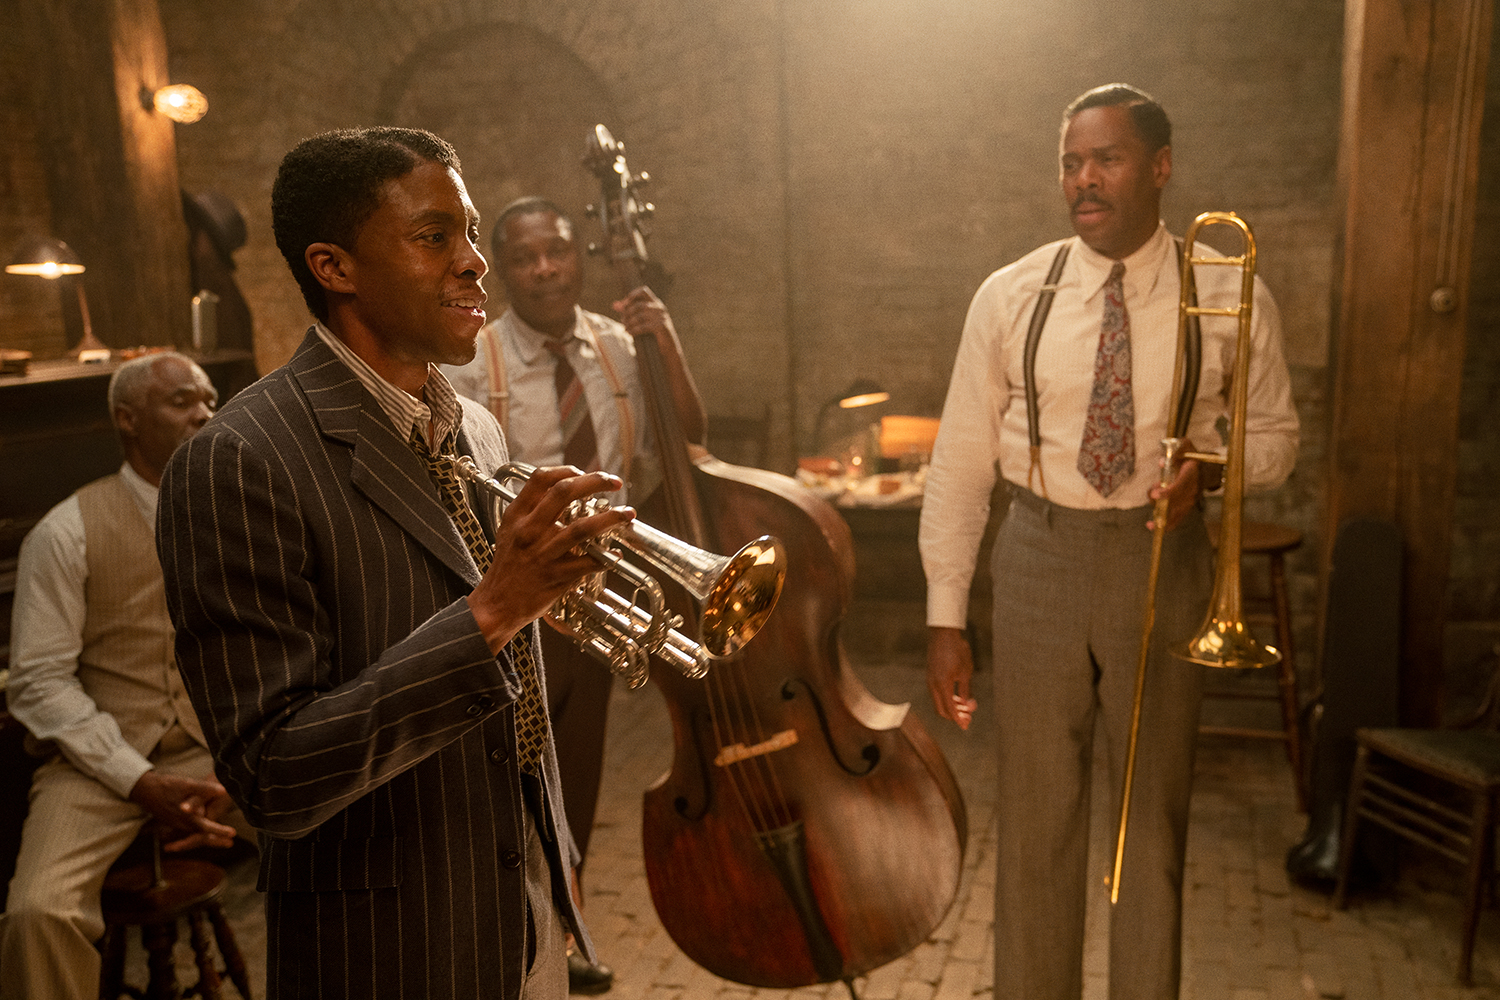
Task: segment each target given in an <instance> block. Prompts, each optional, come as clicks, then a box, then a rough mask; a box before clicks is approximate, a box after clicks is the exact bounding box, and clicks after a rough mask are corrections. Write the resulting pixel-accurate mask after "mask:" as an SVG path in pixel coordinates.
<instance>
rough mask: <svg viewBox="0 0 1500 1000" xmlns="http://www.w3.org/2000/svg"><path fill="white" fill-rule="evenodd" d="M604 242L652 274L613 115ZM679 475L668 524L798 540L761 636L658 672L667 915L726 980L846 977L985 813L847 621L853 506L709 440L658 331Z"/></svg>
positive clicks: (908, 920)
mask: <svg viewBox="0 0 1500 1000" xmlns="http://www.w3.org/2000/svg"><path fill="white" fill-rule="evenodd" d="M585 162H586V163H587V164H588V165H589V167H590V169H591V170H592V171H593V172H594V174H595V175H596V176H597V177H598V178H599V180H600V183H601V189H602V190H601V198H600V201H599V203H598V205H596V206H594V208H593V209H592V213H593V214H595V215H596V216H597V217H598V218H599V220H600V222H601V224H602V227H603V232H604V237H605V239H604V242H603V244H602V245H601V246H600V247H599V249H601V250H603V251H604V252H605V253H607V254H608V255H609V258H610V260H611V263H612V264H613V266H614V268H615V270H616V272H617V274H618V275H619V277H620V280H621V285H622V288H623V289H624V290H625V291H629V290H631V289H634V288H636V287H639V286H640V285H641V284H643V283H644V280H643V274H644V267H645V265H646V262H647V253H646V244H645V232H644V228H643V225H642V223H643V221H644V219H645V217H646V216H647V215H649V214H650V212H651V206H650V205H649V203H647V202H646V201H645V200H644V198H643V197H642V195H641V192H640V184H641V182H642V179H643V177H644V175H636V174H634V173H632V172H631V169H630V167H629V165H628V164H627V162H626V160H625V155H624V149H623V147H622V146H621V144H619V143H617V142H616V141H615V140H614V138H613V137H612V136H611V135H610V133H609V131H608V130H607V129H606V128H605V127H604V126H602V125H599V126H596V127H595V129H594V133H593V135H592V136H591V137H590V142H589V156H588V157H587V159H586V161H585ZM636 349H637V363H638V366H639V368H640V370H641V374H642V381H643V383H644V386H645V392H646V397H647V404H648V408H649V411H650V413H651V420H652V429H653V431H654V432H655V436H656V443H657V451H658V453H659V455H660V457H661V462H662V466H663V475H664V478H665V483H664V485H663V487H662V489H663V490H664V491H665V495H664V500H665V504H664V506H665V508H666V510H667V519H668V520H669V521H670V523H669V524H666V525H663V527H664V528H665V530H667V531H670V532H671V533H673V534H675V535H677V536H678V537H679V538H683V539H685V540H687V541H688V542H691V543H692V544H694V545H697V546H700V547H708V548H714V550H715V551H724V548H723V547H724V546H725V545H728V546H729V547H730V548H731V549H732V548H734V547H735V542H736V540H738V541H741V542H742V541H744V540H746V539H749V538H754V537H756V536H758V535H762V534H773V535H775V536H776V537H777V538H779V539H780V540H781V542H782V544H783V545H785V547H786V550H787V573H786V580H785V584H784V587H783V590H782V595H781V601H780V604H779V605H778V606H777V610H776V612H775V613H774V614H773V615H771V617H770V619H769V620H768V621H767V622H766V624H765V625H764V627H763V628H762V629H761V631H760V632H759V633H758V634H757V635H756V637H755V639H754V641H752V642H750V643H749V644H747V645H746V646H745V647H744V648H743V649H741V650H739V651H738V652H736V653H735V654H734V655H733V656H731V657H730V658H728V659H726V660H719V661H716V663H715V666H714V669H713V670H712V671H711V672H710V674H709V675H708V677H706V678H704V679H703V680H689V679H687V678H684V677H683V676H682V675H681V674H680V673H677V672H675V671H671V670H656V669H653V671H652V675H653V679H654V680H655V682H656V684H657V686H658V687H659V688H660V689H661V691H662V693H663V695H664V696H665V698H666V700H667V706H668V711H669V714H670V716H671V719H672V728H673V742H674V748H673V758H672V767H671V770H670V771H668V772H667V773H666V774H664V775H663V776H662V777H661V778H660V779H658V780H657V781H656V782H655V783H654V784H652V785H651V786H650V787H649V788H648V789H647V791H646V793H645V799H644V803H643V811H642V830H641V833H642V842H643V849H644V854H645V864H646V877H647V881H648V883H649V885H650V889H651V898H652V901H653V902H654V904H655V906H656V912H657V915H658V916H659V917H660V919H661V922H662V925H663V927H665V928H666V931H667V933H668V934H670V935H671V937H672V940H673V941H675V942H676V943H677V945H678V947H680V948H681V949H682V951H683V952H684V953H685V954H686V955H687V956H688V957H689V958H691V959H693V961H695V962H697V963H698V964H699V965H701V966H703V967H704V968H705V969H707V970H709V971H710V972H712V973H714V974H715V975H718V976H721V977H723V978H725V979H729V980H733V981H735V982H739V983H745V984H748V985H751V986H760V987H771V988H785V989H790V988H794V987H799V986H808V985H812V984H814V983H824V982H833V981H835V980H837V981H841V982H843V983H844V984H845V985H846V986H847V987H848V989H849V992H850V994H851V996H856V997H857V994H855V988H854V983H853V980H854V977H856V976H860V975H864V974H865V973H867V972H869V971H870V970H871V969H874V968H876V967H878V966H881V965H884V964H885V963H887V962H890V961H892V960H894V959H896V958H899V957H900V956H901V955H903V954H905V953H906V952H907V951H909V950H911V949H912V948H913V947H915V946H916V945H917V944H919V943H921V942H922V941H923V940H924V939H925V938H926V937H927V935H928V934H929V933H931V931H932V929H933V928H934V927H935V926H936V925H937V924H938V922H939V921H941V920H942V918H943V916H944V914H945V913H946V912H947V911H948V908H949V906H950V905H951V904H952V902H953V899H954V897H955V895H956V893H957V889H958V881H959V876H960V873H961V871H962V867H963V855H964V847H965V843H966V840H967V835H968V819H967V816H966V814H965V811H964V804H963V797H962V795H961V793H960V792H959V788H958V784H957V782H956V781H955V780H954V778H953V773H952V771H951V770H950V769H949V767H948V764H947V762H946V760H944V758H943V755H942V752H941V751H940V750H939V749H938V747H937V745H936V743H934V742H933V740H932V738H931V736H930V735H929V734H928V733H927V732H926V730H925V729H924V728H923V727H922V725H921V723H920V722H919V721H918V720H917V718H916V717H915V716H913V715H912V714H910V713H909V712H908V708H909V706H908V705H904V704H902V705H890V704H886V703H883V702H881V701H879V700H877V699H876V698H875V697H873V696H872V695H871V694H870V692H869V691H867V690H866V689H865V687H864V685H863V684H861V683H860V681H859V679H858V678H857V677H856V676H855V674H854V672H853V671H852V670H851V669H850V666H849V663H848V660H847V659H846V658H845V656H844V652H843V649H842V647H841V645H840V642H839V634H838V629H839V625H840V622H841V620H842V618H843V616H844V612H845V610H846V608H847V607H848V603H849V600H850V597H851V595H852V592H853V580H854V555H853V549H852V545H851V539H850V535H849V529H848V527H847V525H846V524H845V523H844V521H843V519H842V518H841V517H839V515H838V513H837V512H836V511H834V510H833V508H832V507H830V506H829V505H828V504H827V503H825V502H824V501H822V500H820V499H818V498H817V497H815V496H813V495H812V494H811V493H810V492H808V491H807V490H806V489H804V488H802V487H801V486H800V485H799V484H798V483H797V482H796V481H795V480H793V479H790V478H788V477H786V476H782V475H779V474H776V473H773V472H768V471H765V470H762V469H752V468H746V467H742V466H735V465H730V464H728V463H726V462H721V461H719V460H718V459H715V458H713V457H712V456H710V455H707V454H706V453H704V452H703V450H702V449H698V448H695V449H693V453H691V454H690V451H689V445H688V443H687V442H686V441H685V440H684V436H683V433H682V428H681V425H680V424H679V423H678V420H677V417H676V410H675V408H674V406H673V400H672V395H671V386H670V384H669V383H668V381H667V371H666V367H665V364H664V362H663V360H662V358H661V354H660V350H659V348H658V346H657V343H656V341H655V339H654V337H653V336H651V335H645V336H642V337H640V338H637V340H636Z"/></svg>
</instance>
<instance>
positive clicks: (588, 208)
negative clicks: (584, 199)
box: [583, 202, 599, 219]
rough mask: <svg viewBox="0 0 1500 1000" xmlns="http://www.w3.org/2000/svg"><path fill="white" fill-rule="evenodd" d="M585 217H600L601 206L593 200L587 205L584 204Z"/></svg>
mask: <svg viewBox="0 0 1500 1000" xmlns="http://www.w3.org/2000/svg"><path fill="white" fill-rule="evenodd" d="M583 217H584V218H586V219H597V218H599V206H598V205H595V204H594V203H593V202H589V203H588V204H587V205H585V206H583Z"/></svg>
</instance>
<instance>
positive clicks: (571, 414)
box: [545, 339, 599, 472]
mask: <svg viewBox="0 0 1500 1000" xmlns="http://www.w3.org/2000/svg"><path fill="white" fill-rule="evenodd" d="M545 343H546V345H547V350H549V351H551V352H552V354H553V356H554V357H556V358H557V367H556V369H554V371H553V375H552V384H553V387H554V388H556V390H557V416H558V420H559V421H560V423H561V425H562V439H563V462H565V463H566V464H568V465H576V466H578V468H580V469H582V470H583V471H584V472H596V471H598V469H599V443H598V439H597V438H595V437H594V420H593V418H592V417H590V416H589V401H588V400H587V399H585V398H584V395H583V383H582V382H580V381H579V380H578V373H577V372H575V371H574V370H573V366H572V365H571V364H569V363H568V353H567V343H566V341H562V342H559V341H556V340H550V339H549V340H547V341H545Z"/></svg>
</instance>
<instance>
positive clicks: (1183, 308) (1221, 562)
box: [1109, 212, 1281, 903]
mask: <svg viewBox="0 0 1500 1000" xmlns="http://www.w3.org/2000/svg"><path fill="white" fill-rule="evenodd" d="M1213 225H1225V226H1231V227H1233V228H1236V229H1238V230H1239V231H1240V233H1241V235H1242V236H1243V237H1244V241H1245V252H1244V253H1242V254H1240V255H1239V256H1233V257H1199V256H1195V255H1194V247H1195V245H1196V239H1197V236H1198V232H1199V230H1201V229H1203V228H1204V227H1207V226H1213ZM1182 248H1183V249H1182V295H1181V300H1180V302H1179V304H1178V310H1177V361H1176V365H1175V368H1174V373H1173V376H1172V386H1173V389H1174V395H1173V397H1172V402H1171V407H1170V410H1169V413H1168V417H1167V433H1168V434H1169V435H1171V436H1170V437H1166V438H1163V439H1162V443H1161V445H1162V455H1163V458H1164V461H1163V463H1162V470H1161V485H1162V487H1164V488H1165V487H1167V486H1170V485H1171V483H1172V479H1173V477H1174V475H1175V474H1176V466H1177V464H1178V462H1179V460H1182V459H1189V458H1191V459H1195V460H1197V461H1199V462H1210V463H1214V464H1220V465H1223V466H1224V505H1223V514H1222V516H1221V520H1220V527H1219V546H1218V548H1219V551H1218V559H1217V562H1216V564H1215V575H1214V590H1213V596H1212V598H1210V600H1209V602H1208V615H1207V617H1206V618H1205V619H1204V621H1203V625H1202V626H1201V627H1200V628H1199V629H1198V631H1197V632H1196V633H1195V634H1194V635H1193V637H1192V638H1190V639H1188V640H1187V641H1186V642H1182V643H1178V644H1176V645H1173V646H1171V647H1169V648H1168V652H1170V653H1171V654H1172V655H1173V656H1176V657H1178V658H1179V659H1183V660H1187V661H1189V662H1192V663H1201V664H1203V665H1204V666H1208V667H1224V668H1238V667H1269V666H1273V665H1275V664H1277V663H1279V662H1281V653H1280V652H1279V651H1278V650H1277V649H1276V648H1275V647H1274V646H1266V645H1262V644H1261V643H1259V642H1257V641H1256V639H1255V637H1254V636H1253V635H1252V634H1251V633H1250V629H1249V627H1248V626H1247V625H1246V624H1245V618H1244V610H1243V602H1242V594H1241V591H1240V540H1241V510H1242V508H1243V507H1244V497H1245V415H1246V410H1247V408H1248V399H1249V381H1250V310H1251V305H1252V303H1253V301H1254V297H1255V236H1254V235H1253V234H1252V233H1251V232H1250V225H1249V223H1247V222H1246V221H1245V220H1244V219H1242V218H1240V217H1239V216H1238V215H1235V214H1234V213H1233V212H1204V213H1203V214H1202V215H1200V216H1198V217H1197V218H1196V219H1194V220H1193V224H1192V225H1191V226H1189V227H1188V231H1187V233H1186V234H1185V235H1184V236H1183V238H1182ZM1197 264H1204V265H1210V266H1214V265H1218V266H1227V267H1238V268H1239V269H1240V301H1239V305H1238V306H1232V307H1211V306H1200V305H1198V304H1197V297H1196V294H1195V286H1194V281H1193V267H1194V265H1197ZM1198 316H1229V317H1237V318H1238V319H1239V336H1238V338H1237V340H1236V346H1235V357H1234V377H1233V385H1232V387H1231V390H1230V400H1229V442H1228V449H1227V454H1224V455H1218V454H1214V453H1206V452H1197V451H1185V450H1183V449H1184V445H1185V444H1186V442H1185V440H1184V435H1186V433H1187V427H1188V421H1189V419H1190V418H1191V416H1192V405H1193V395H1194V393H1193V391H1191V387H1192V386H1196V384H1197V380H1198V373H1197V371H1194V370H1191V368H1192V364H1191V363H1190V359H1191V361H1192V363H1196V361H1197V359H1198V358H1199V356H1200V347H1199V345H1198V344H1197V343H1196V342H1195V340H1194V338H1193V337H1190V335H1189V328H1190V326H1192V325H1193V321H1194V318H1195V317H1198ZM1183 386H1188V387H1189V388H1188V390H1187V391H1182V392H1178V391H1176V390H1178V389H1179V387H1183ZM1152 519H1153V522H1154V525H1155V531H1154V533H1153V535H1152V539H1151V564H1150V570H1149V571H1148V573H1147V577H1146V614H1145V621H1144V623H1143V624H1142V627H1141V647H1140V660H1139V664H1138V666H1137V669H1136V675H1135V702H1134V704H1133V705H1132V707H1131V715H1130V742H1129V745H1128V747H1127V749H1126V753H1125V783H1124V786H1123V789H1122V796H1121V803H1120V832H1119V837H1118V839H1117V841H1116V844H1115V867H1114V874H1113V876H1112V877H1111V878H1110V889H1109V901H1110V902H1111V903H1116V902H1119V899H1120V866H1121V865H1122V863H1123V862H1124V859H1125V830H1126V827H1127V826H1128V824H1129V821H1130V788H1131V785H1132V784H1133V782H1134V780H1135V752H1136V743H1137V740H1138V737H1139V734H1140V726H1141V698H1142V695H1143V693H1144V691H1145V684H1146V660H1147V657H1148V656H1149V653H1150V649H1151V631H1152V628H1153V626H1154V625H1155V624H1156V583H1157V576H1158V574H1159V572H1160V569H1161V551H1162V539H1163V537H1164V536H1165V534H1166V530H1167V529H1166V521H1167V497H1166V495H1165V493H1163V495H1162V496H1161V497H1160V498H1159V499H1158V500H1157V501H1156V507H1155V510H1154V512H1153V514H1152Z"/></svg>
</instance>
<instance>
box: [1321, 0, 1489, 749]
mask: <svg viewBox="0 0 1500 1000" xmlns="http://www.w3.org/2000/svg"><path fill="white" fill-rule="evenodd" d="M1492 15H1493V0H1426V2H1417V0H1404V2H1398V0H1347V3H1346V6H1345V41H1344V108H1343V121H1342V129H1341V136H1340V147H1339V154H1340V155H1339V176H1340V190H1341V196H1342V199H1343V204H1344V211H1345V220H1344V229H1343V246H1342V275H1341V280H1340V285H1339V303H1338V306H1337V308H1336V311H1335V316H1336V319H1335V323H1336V329H1335V337H1334V344H1333V357H1332V358H1331V359H1330V378H1331V381H1332V385H1331V399H1332V405H1331V413H1330V421H1331V426H1330V433H1329V447H1328V454H1329V475H1328V507H1327V519H1326V523H1325V527H1326V529H1327V530H1326V531H1325V532H1324V539H1325V549H1324V552H1323V563H1322V568H1323V579H1324V580H1325V587H1326V580H1327V576H1328V574H1327V570H1328V565H1329V559H1330V556H1331V553H1332V547H1333V541H1334V537H1335V533H1336V530H1337V528H1338V526H1339V525H1340V524H1342V523H1344V522H1345V521H1346V520H1348V519H1351V518H1373V519H1379V520H1387V521H1393V522H1394V523H1395V524H1397V525H1398V527H1399V528H1400V530H1401V533H1402V538H1403V548H1404V554H1403V558H1404V567H1403V590H1404V599H1403V612H1402V623H1401V625H1402V649H1401V661H1402V671H1401V692H1400V695H1401V704H1402V718H1403V721H1404V722H1406V723H1408V724H1416V725H1428V724H1435V723H1437V722H1438V720H1439V717H1440V714H1441V709H1442V703H1443V700H1442V681H1443V623H1444V617H1445V609H1446V592H1447V586H1448V574H1449V545H1450V523H1451V519H1452V511H1453V497H1454V482H1455V477H1456V463H1457V444H1458V416H1459V391H1458V387H1459V384H1460V379H1461V376H1462V372H1463V363H1464V341H1465V336H1466V333H1467V326H1468V293H1469V261H1470V254H1471V249H1472V243H1473V232H1474V207H1475V189H1476V183H1477V178H1478V172H1479V128H1480V120H1481V116H1482V112H1483V108H1484V83H1485V73H1486V71H1487V64H1488V61H1489V51H1490V26H1491V18H1492ZM1320 606H1321V607H1323V608H1325V609H1326V607H1327V595H1326V593H1325V594H1324V599H1323V601H1322V602H1321V604H1320Z"/></svg>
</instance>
